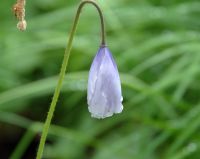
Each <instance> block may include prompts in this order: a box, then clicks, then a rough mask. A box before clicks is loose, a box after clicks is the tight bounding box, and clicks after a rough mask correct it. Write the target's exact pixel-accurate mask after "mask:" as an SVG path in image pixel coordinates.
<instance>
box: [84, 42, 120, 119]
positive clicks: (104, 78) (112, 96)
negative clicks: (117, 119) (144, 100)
mask: <svg viewBox="0 0 200 159" xmlns="http://www.w3.org/2000/svg"><path fill="white" fill-rule="evenodd" d="M122 99H123V98H122V94H121V82H120V78H119V73H118V69H117V65H116V63H115V61H114V59H113V57H112V54H111V53H110V51H109V49H108V48H107V47H106V46H101V47H100V49H99V51H98V52H97V54H96V56H95V58H94V60H93V63H92V66H91V68H90V72H89V79H88V92H87V101H88V106H89V107H88V109H89V112H90V113H91V115H92V117H95V118H106V117H109V116H112V115H113V114H114V113H121V112H122V110H123V105H122Z"/></svg>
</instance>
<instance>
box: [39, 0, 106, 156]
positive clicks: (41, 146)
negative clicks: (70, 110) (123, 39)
mask: <svg viewBox="0 0 200 159" xmlns="http://www.w3.org/2000/svg"><path fill="white" fill-rule="evenodd" d="M87 3H90V4H92V5H93V6H95V8H96V9H97V11H98V13H99V16H100V21H101V31H102V32H101V37H102V41H101V45H105V27H104V19H103V14H102V11H101V9H100V8H99V6H98V4H97V3H96V2H95V1H92V0H84V1H82V2H81V3H80V4H79V7H78V10H77V13H76V16H75V19H74V22H73V27H72V30H71V32H70V34H69V39H68V43H67V47H66V49H65V53H64V58H63V63H62V66H61V71H60V75H59V79H58V83H57V86H56V89H55V92H54V95H53V99H52V102H51V105H50V108H49V112H48V114H47V118H46V121H45V123H44V128H43V131H42V136H41V139H40V143H39V148H38V152H37V157H36V159H41V158H42V154H43V150H44V145H45V141H46V138H47V134H48V131H49V127H50V124H51V120H52V117H53V114H54V111H55V107H56V103H57V100H58V97H59V95H60V90H61V87H62V83H63V79H64V76H65V72H66V68H67V64H68V60H69V56H70V51H71V47H72V42H73V38H74V34H75V32H76V28H77V24H78V20H79V16H80V13H81V9H82V8H83V6H84V5H85V4H87Z"/></svg>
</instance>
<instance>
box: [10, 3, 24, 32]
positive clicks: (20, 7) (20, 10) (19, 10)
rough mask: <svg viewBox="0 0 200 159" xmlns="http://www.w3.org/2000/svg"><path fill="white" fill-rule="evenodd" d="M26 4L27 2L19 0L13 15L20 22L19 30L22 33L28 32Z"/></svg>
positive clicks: (14, 6) (18, 24)
mask: <svg viewBox="0 0 200 159" xmlns="http://www.w3.org/2000/svg"><path fill="white" fill-rule="evenodd" d="M25 4H26V0H17V2H16V4H14V5H13V13H14V15H15V17H16V18H17V20H18V23H17V28H18V29H19V30H21V31H24V30H26V26H27V24H26V20H25Z"/></svg>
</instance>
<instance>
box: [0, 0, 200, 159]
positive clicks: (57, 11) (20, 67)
mask: <svg viewBox="0 0 200 159" xmlns="http://www.w3.org/2000/svg"><path fill="white" fill-rule="evenodd" d="M78 2H79V1H78V0H77V1H72V0H68V1H65V0H58V1H52V0H45V1H39V0H35V1H27V7H26V20H27V24H28V26H27V31H25V32H19V31H18V30H17V29H16V26H15V25H16V23H17V22H16V20H15V19H14V17H13V16H12V15H11V10H10V8H11V6H12V3H14V2H11V1H5V2H4V3H3V4H2V5H1V6H0V10H1V15H0V19H1V29H0V122H1V124H0V140H1V141H2V142H0V144H3V143H8V144H10V143H11V144H12V146H11V148H10V149H7V148H4V149H0V158H8V156H9V157H10V158H11V159H21V158H26V159H29V158H30V159H31V158H34V157H35V154H36V150H37V146H38V145H37V144H38V141H39V138H38V137H37V134H38V133H40V132H41V130H42V122H44V120H45V117H46V114H47V111H48V107H49V104H50V102H51V98H52V94H53V91H54V88H55V85H56V82H57V74H58V72H59V70H60V65H61V62H62V57H63V53H64V48H65V47H66V41H67V37H68V33H69V31H70V29H71V26H72V20H73V18H74V14H75V12H76V8H77V4H78ZM98 2H99V4H100V6H101V8H102V10H103V11H104V16H105V20H106V30H107V42H108V45H109V48H110V50H111V52H112V53H113V56H114V58H115V59H116V62H117V64H118V68H119V71H120V76H121V80H122V87H123V96H124V102H123V105H124V110H123V112H122V113H121V114H119V115H114V116H113V117H111V118H107V119H104V120H97V119H93V118H91V117H90V114H89V112H88V110H87V101H86V85H87V75H88V70H89V67H90V64H91V62H92V59H93V57H94V55H95V53H96V51H97V50H98V47H99V42H100V38H99V35H100V34H99V32H100V27H99V19H98V18H97V17H98V14H97V13H96V11H95V9H94V8H93V7H92V6H87V7H85V8H84V10H83V12H82V15H81V20H80V23H79V25H78V30H77V34H76V37H75V40H74V43H73V49H72V53H71V57H70V60H69V67H68V70H67V75H66V78H65V81H64V84H63V89H62V93H61V97H60V99H59V102H58V106H57V108H56V113H55V116H54V120H53V125H52V126H51V128H50V132H49V136H48V142H47V144H46V147H45V152H44V158H47V159H80V158H81V159H133V158H135V159H199V154H200V133H199V130H200V104H199V99H200V82H199V80H200V45H199V43H200V29H199V28H200V21H199V17H200V9H199V8H200V1H198V0H196V1H195V0H190V1H186V0H168V1H164V0H118V1H114V0H113V1H112V0H106V1H100V0H98ZM10 125H11V126H10ZM33 143H34V146H30V145H31V144H33ZM0 147H2V146H1V145H0ZM30 147H31V155H28V152H27V151H28V149H30ZM5 151H7V152H8V154H7V156H6V154H4V153H5ZM1 155H2V156H1ZM5 156H6V157H5Z"/></svg>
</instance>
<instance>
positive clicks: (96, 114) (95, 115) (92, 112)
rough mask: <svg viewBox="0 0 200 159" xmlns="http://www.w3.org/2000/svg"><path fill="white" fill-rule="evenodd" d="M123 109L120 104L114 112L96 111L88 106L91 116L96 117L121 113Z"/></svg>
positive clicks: (100, 117) (101, 117)
mask: <svg viewBox="0 0 200 159" xmlns="http://www.w3.org/2000/svg"><path fill="white" fill-rule="evenodd" d="M122 110H123V105H121V106H120V108H118V109H117V110H115V111H114V112H109V111H107V112H103V113H101V112H96V111H94V110H92V109H91V107H89V112H90V113H91V117H93V118H97V119H104V118H107V117H111V116H113V115H114V114H119V113H121V112H122Z"/></svg>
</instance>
